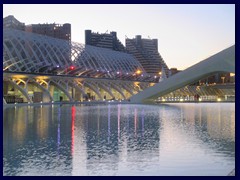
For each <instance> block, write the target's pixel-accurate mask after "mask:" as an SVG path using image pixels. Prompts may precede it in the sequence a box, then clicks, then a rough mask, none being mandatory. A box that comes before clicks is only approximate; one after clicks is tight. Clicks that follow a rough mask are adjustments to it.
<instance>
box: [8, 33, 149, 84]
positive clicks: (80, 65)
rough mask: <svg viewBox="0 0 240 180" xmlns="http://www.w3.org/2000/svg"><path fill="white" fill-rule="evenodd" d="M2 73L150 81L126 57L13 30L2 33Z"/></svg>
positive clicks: (126, 55) (101, 49)
mask: <svg viewBox="0 0 240 180" xmlns="http://www.w3.org/2000/svg"><path fill="white" fill-rule="evenodd" d="M3 70H4V71H10V72H25V73H36V74H38V73H44V74H58V75H71V76H77V77H94V78H111V79H122V80H124V79H126V80H140V81H144V80H146V81H152V80H153V79H151V77H150V76H149V75H148V74H146V72H145V70H144V69H143V67H142V66H141V64H140V63H139V62H138V61H137V60H136V59H135V58H134V57H133V56H132V55H130V54H127V53H123V52H118V51H113V50H110V49H105V48H99V47H94V46H89V45H84V44H81V43H76V42H70V41H66V40H61V39H56V38H52V37H48V36H43V35H38V34H34V33H29V32H25V31H19V30H14V29H3ZM137 71H139V72H141V74H140V75H139V74H136V72H137Z"/></svg>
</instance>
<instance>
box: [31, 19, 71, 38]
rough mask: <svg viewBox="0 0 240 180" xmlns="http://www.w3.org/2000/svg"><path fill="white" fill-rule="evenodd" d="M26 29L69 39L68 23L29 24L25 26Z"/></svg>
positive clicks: (69, 26)
mask: <svg viewBox="0 0 240 180" xmlns="http://www.w3.org/2000/svg"><path fill="white" fill-rule="evenodd" d="M26 31H27V32H32V33H37V34H41V35H45V36H50V37H54V38H58V39H64V40H68V41H71V24H69V23H65V24H55V23H53V24H31V25H27V26H26Z"/></svg>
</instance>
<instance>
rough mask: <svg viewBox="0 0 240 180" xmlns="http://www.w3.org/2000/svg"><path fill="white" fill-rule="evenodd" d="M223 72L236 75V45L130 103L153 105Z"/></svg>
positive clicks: (136, 96)
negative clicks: (166, 96)
mask: <svg viewBox="0 0 240 180" xmlns="http://www.w3.org/2000/svg"><path fill="white" fill-rule="evenodd" d="M221 72H231V73H235V45H233V46H231V47H229V48H227V49H225V50H223V51H221V52H219V53H217V54H215V55H213V56H211V57H209V58H207V59H205V60H203V61H201V62H199V63H197V64H195V65H193V66H191V67H189V68H188V69H186V70H184V71H182V72H180V73H177V74H176V75H174V76H171V77H170V78H168V79H166V80H164V81H162V82H160V83H157V84H155V85H154V86H152V87H149V88H146V89H145V90H144V91H141V92H139V93H137V94H135V95H133V96H132V97H130V101H131V102H132V103H143V102H145V103H146V102H149V103H151V102H153V101H154V100H156V98H158V97H160V96H163V95H166V94H168V93H170V92H172V91H174V90H177V89H179V88H182V87H184V86H187V85H189V84H192V83H194V82H196V81H198V80H200V79H204V78H206V77H208V76H210V75H213V74H216V73H221Z"/></svg>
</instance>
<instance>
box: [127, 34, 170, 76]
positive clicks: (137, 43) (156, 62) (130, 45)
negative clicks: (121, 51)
mask: <svg viewBox="0 0 240 180" xmlns="http://www.w3.org/2000/svg"><path fill="white" fill-rule="evenodd" d="M126 50H127V52H128V53H130V54H132V55H134V56H135V57H136V59H137V60H138V61H139V62H140V63H141V65H142V66H143V68H144V69H145V71H146V72H147V73H149V74H151V75H154V76H159V75H161V76H162V75H163V74H164V75H166V76H168V71H169V69H168V66H167V65H166V63H165V62H164V60H163V58H162V57H161V55H160V54H159V52H158V40H157V39H142V37H141V35H137V36H136V37H135V38H133V39H129V38H127V39H126Z"/></svg>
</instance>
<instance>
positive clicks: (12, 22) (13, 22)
mask: <svg viewBox="0 0 240 180" xmlns="http://www.w3.org/2000/svg"><path fill="white" fill-rule="evenodd" d="M3 28H12V29H17V30H21V31H25V23H22V22H20V21H18V20H17V19H16V18H15V17H14V16H13V15H9V16H7V17H5V18H3Z"/></svg>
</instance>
